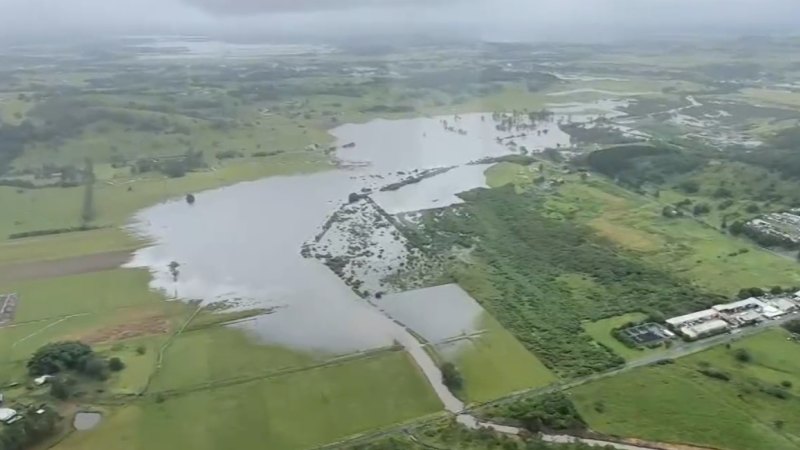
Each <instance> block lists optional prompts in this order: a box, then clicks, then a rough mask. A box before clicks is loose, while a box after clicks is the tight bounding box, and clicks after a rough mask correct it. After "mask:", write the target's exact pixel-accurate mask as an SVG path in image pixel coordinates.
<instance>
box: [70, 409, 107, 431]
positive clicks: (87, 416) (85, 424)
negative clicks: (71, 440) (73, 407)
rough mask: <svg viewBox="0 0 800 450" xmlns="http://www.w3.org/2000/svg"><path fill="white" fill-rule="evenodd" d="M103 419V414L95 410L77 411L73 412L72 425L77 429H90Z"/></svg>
mask: <svg viewBox="0 0 800 450" xmlns="http://www.w3.org/2000/svg"><path fill="white" fill-rule="evenodd" d="M101 420H103V415H102V414H100V413H97V412H79V413H77V414H75V419H74V420H73V421H72V426H74V427H75V429H76V430H78V431H84V430H91V429H92V428H94V427H96V426H97V425H98V424H99V423H100V421H101Z"/></svg>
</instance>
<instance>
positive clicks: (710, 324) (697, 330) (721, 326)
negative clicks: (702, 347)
mask: <svg viewBox="0 0 800 450" xmlns="http://www.w3.org/2000/svg"><path fill="white" fill-rule="evenodd" d="M679 331H680V332H681V334H682V335H684V336H686V337H687V338H689V339H697V338H701V337H704V336H711V335H714V334H720V333H724V332H726V331H728V322H725V321H724V320H722V319H713V320H709V321H706V322H702V323H699V324H696V325H689V326H685V327H682V328H681V329H680V330H679Z"/></svg>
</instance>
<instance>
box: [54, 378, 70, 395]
mask: <svg viewBox="0 0 800 450" xmlns="http://www.w3.org/2000/svg"><path fill="white" fill-rule="evenodd" d="M50 395H52V396H53V397H55V398H57V399H59V400H66V399H67V398H69V387H68V386H67V383H66V382H65V381H64V380H62V379H61V377H56V378H51V379H50Z"/></svg>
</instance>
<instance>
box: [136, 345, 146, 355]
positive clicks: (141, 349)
mask: <svg viewBox="0 0 800 450" xmlns="http://www.w3.org/2000/svg"><path fill="white" fill-rule="evenodd" d="M145 353H147V347H145V346H144V345H140V346H138V347H136V354H137V355H144V354H145Z"/></svg>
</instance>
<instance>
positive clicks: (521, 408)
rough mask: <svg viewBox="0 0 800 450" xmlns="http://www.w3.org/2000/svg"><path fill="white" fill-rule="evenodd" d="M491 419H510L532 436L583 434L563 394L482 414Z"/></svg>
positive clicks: (522, 401)
mask: <svg viewBox="0 0 800 450" xmlns="http://www.w3.org/2000/svg"><path fill="white" fill-rule="evenodd" d="M481 415H482V416H487V417H489V418H490V419H497V418H503V419H510V422H511V423H512V424H514V425H517V426H520V427H523V428H525V429H526V430H528V431H531V432H534V433H536V432H540V431H544V432H548V431H561V432H563V431H582V430H585V429H586V423H585V422H584V420H583V418H582V417H581V415H580V413H578V410H577V409H575V405H573V404H572V401H570V399H569V398H568V397H567V396H566V395H564V393H562V392H555V393H552V394H545V395H542V396H538V397H529V398H522V399H519V400H516V401H514V402H511V403H507V404H503V405H499V406H490V407H488V408H485V409H484V410H481Z"/></svg>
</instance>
